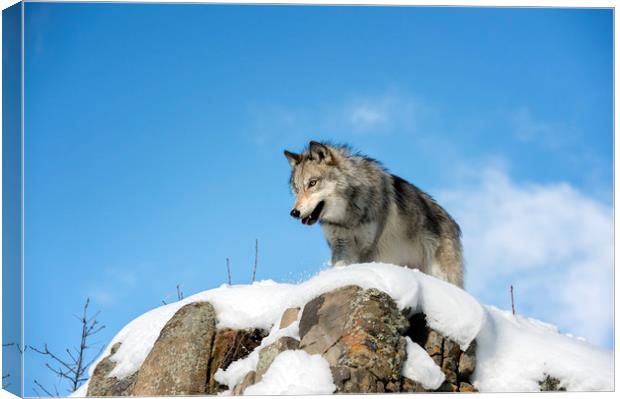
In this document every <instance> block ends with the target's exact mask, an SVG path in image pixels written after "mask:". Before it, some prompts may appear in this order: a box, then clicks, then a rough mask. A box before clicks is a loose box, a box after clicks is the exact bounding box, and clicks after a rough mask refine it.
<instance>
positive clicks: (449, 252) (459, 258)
mask: <svg viewBox="0 0 620 399" xmlns="http://www.w3.org/2000/svg"><path fill="white" fill-rule="evenodd" d="M432 269H433V271H432V274H433V275H435V276H437V277H440V278H443V279H444V280H446V281H448V282H449V283H452V284H454V285H456V286H458V287H461V288H463V284H464V283H463V277H464V276H463V274H464V270H463V269H464V267H463V253H462V249H461V245H460V243H459V242H458V241H456V240H453V239H450V238H447V237H443V238H441V239H440V240H439V246H438V247H437V250H436V251H435V259H434V262H433V266H432Z"/></svg>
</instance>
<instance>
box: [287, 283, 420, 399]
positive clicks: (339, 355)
mask: <svg viewBox="0 0 620 399" xmlns="http://www.w3.org/2000/svg"><path fill="white" fill-rule="evenodd" d="M408 326H409V323H408V321H407V319H406V318H405V317H404V316H403V315H402V314H401V313H400V312H399V311H398V307H397V306H396V304H395V303H394V301H393V300H392V298H390V297H389V296H388V295H387V294H385V293H384V292H381V291H379V290H377V289H368V290H364V289H361V288H359V287H356V286H347V287H343V288H339V289H337V290H334V291H331V292H328V293H325V294H323V295H320V296H319V297H317V298H315V299H313V300H312V301H310V302H308V303H307V304H306V306H305V307H304V309H303V312H302V315H301V320H300V322H299V335H300V337H301V344H300V348H301V349H303V350H305V351H306V352H308V353H310V354H320V355H323V356H324V357H325V359H327V361H328V363H329V364H330V367H331V368H332V370H336V371H337V376H336V378H335V379H334V383H335V384H336V386H337V391H336V392H337V393H342V392H346V393H359V392H383V391H385V390H391V391H395V390H397V389H396V388H395V387H398V388H399V387H400V379H401V376H400V370H401V367H402V362H403V360H404V358H405V356H406V353H405V348H406V342H405V340H404V338H403V337H402V334H403V333H404V332H405V331H406V330H407V328H408ZM345 369H346V370H345Z"/></svg>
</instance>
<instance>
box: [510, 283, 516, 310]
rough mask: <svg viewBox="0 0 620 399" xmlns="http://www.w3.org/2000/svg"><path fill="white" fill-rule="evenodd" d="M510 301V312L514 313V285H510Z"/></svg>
mask: <svg viewBox="0 0 620 399" xmlns="http://www.w3.org/2000/svg"><path fill="white" fill-rule="evenodd" d="M510 302H511V303H512V314H513V315H514V314H515V295H514V287H513V286H512V285H511V286H510Z"/></svg>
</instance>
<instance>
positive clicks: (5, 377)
mask: <svg viewBox="0 0 620 399" xmlns="http://www.w3.org/2000/svg"><path fill="white" fill-rule="evenodd" d="M2 346H4V345H2ZM7 346H8V345H7ZM10 376H11V374H5V375H3V376H2V389H7V388H8V387H9V385H11V383H10V382H6V383H5V380H8V379H9V377H10Z"/></svg>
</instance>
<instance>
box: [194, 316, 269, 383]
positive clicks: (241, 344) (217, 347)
mask: <svg viewBox="0 0 620 399" xmlns="http://www.w3.org/2000/svg"><path fill="white" fill-rule="evenodd" d="M266 335H267V332H266V331H264V330H261V329H258V328H254V329H246V330H232V329H229V328H225V329H222V330H218V331H217V332H216V334H215V339H214V341H213V349H212V350H211V357H210V362H209V379H208V382H207V391H206V392H207V393H208V394H217V393H219V392H222V391H224V390H225V389H226V388H227V387H225V386H224V385H220V384H219V383H218V382H217V381H216V380H215V373H216V372H217V370H218V369H220V368H221V369H223V370H226V368H227V367H228V366H229V365H230V364H231V363H232V362H234V361H235V360H238V359H241V358H244V357H246V356H247V355H249V354H250V353H251V352H252V351H253V350H254V348H256V347H257V346H259V345H260V343H261V341H262V340H263V338H264V337H265V336H266Z"/></svg>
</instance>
